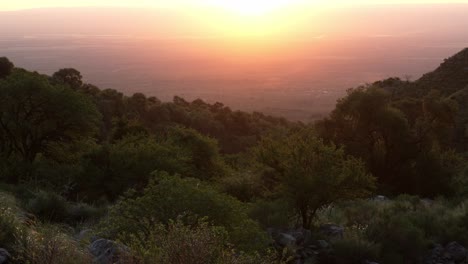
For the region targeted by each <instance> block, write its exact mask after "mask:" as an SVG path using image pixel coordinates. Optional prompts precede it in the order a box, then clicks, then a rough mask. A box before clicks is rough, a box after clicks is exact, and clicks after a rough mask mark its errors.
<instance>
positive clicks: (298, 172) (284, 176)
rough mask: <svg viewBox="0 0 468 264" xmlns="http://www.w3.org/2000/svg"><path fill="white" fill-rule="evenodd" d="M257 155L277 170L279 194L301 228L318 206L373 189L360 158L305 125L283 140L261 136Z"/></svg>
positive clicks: (367, 192) (363, 194) (370, 178)
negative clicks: (291, 210)
mask: <svg viewBox="0 0 468 264" xmlns="http://www.w3.org/2000/svg"><path fill="white" fill-rule="evenodd" d="M258 156H259V158H260V161H261V162H263V163H264V164H265V165H267V166H269V167H271V168H273V169H275V171H276V172H277V173H278V174H279V181H280V184H281V187H282V190H283V195H284V196H285V197H286V198H287V199H288V200H289V201H290V203H291V205H292V207H293V208H294V209H295V210H296V213H297V214H298V216H299V217H300V219H301V220H302V226H303V227H304V228H310V227H311V225H312V221H313V219H314V217H315V215H316V213H317V212H318V210H320V209H322V208H324V207H326V206H329V205H331V204H332V203H335V202H339V201H342V200H346V199H354V198H360V197H366V196H368V195H369V194H371V192H372V190H373V189H374V183H375V179H374V177H372V176H371V175H370V174H368V173H367V172H366V169H365V166H364V164H363V163H362V162H361V161H360V160H358V159H355V158H352V157H346V155H345V153H344V151H343V149H340V148H337V147H336V146H334V145H326V144H324V142H323V140H321V139H319V138H317V137H316V136H315V135H314V133H313V132H312V131H310V130H309V129H305V130H302V131H299V132H297V133H295V134H293V135H291V136H289V137H287V138H285V139H283V140H278V139H272V138H268V139H264V140H263V141H262V143H261V147H260V148H259V150H258Z"/></svg>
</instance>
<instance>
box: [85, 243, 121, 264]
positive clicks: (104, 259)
mask: <svg viewBox="0 0 468 264" xmlns="http://www.w3.org/2000/svg"><path fill="white" fill-rule="evenodd" d="M89 252H90V253H91V254H92V255H93V256H94V257H95V258H94V263H98V264H109V263H123V262H122V261H120V257H121V256H122V255H125V254H126V253H128V249H127V248H125V247H124V246H122V245H120V244H118V243H116V242H114V241H112V240H107V239H103V238H101V239H97V240H96V241H94V242H93V243H91V245H90V246H89Z"/></svg>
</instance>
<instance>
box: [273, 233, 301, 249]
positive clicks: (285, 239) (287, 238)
mask: <svg viewBox="0 0 468 264" xmlns="http://www.w3.org/2000/svg"><path fill="white" fill-rule="evenodd" d="M276 242H277V243H278V244H279V245H280V246H281V247H291V246H295V245H296V242H297V240H296V238H295V237H293V236H292V235H290V234H286V233H280V234H279V235H278V237H277V240H276Z"/></svg>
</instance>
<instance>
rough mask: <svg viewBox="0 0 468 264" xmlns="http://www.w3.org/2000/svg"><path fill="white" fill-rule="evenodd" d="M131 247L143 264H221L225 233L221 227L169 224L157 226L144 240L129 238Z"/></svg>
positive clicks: (206, 224) (179, 223)
mask: <svg viewBox="0 0 468 264" xmlns="http://www.w3.org/2000/svg"><path fill="white" fill-rule="evenodd" d="M130 237H132V238H133V239H131V240H130V241H131V242H130V248H131V249H132V250H133V252H134V253H135V256H136V258H137V259H138V260H139V261H140V262H142V263H148V264H150V263H161V264H165V263H167V264H205V263H206V264H209V263H213V264H215V263H220V261H221V259H222V257H223V251H224V250H225V249H226V248H227V240H226V239H227V234H226V232H225V230H224V229H223V228H220V227H214V226H210V225H209V224H208V223H207V222H202V221H201V222H199V223H198V224H196V225H193V226H188V225H185V224H184V223H182V222H181V221H176V222H173V221H171V222H170V223H169V224H168V225H167V226H164V225H162V224H161V225H157V226H155V227H154V228H152V229H151V230H150V232H149V236H148V237H147V240H145V241H141V240H139V239H138V238H137V237H135V236H130Z"/></svg>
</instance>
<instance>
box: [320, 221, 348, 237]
mask: <svg viewBox="0 0 468 264" xmlns="http://www.w3.org/2000/svg"><path fill="white" fill-rule="evenodd" d="M320 233H322V234H323V235H325V236H327V237H328V238H330V239H342V238H343V237H344V227H342V226H339V225H334V224H325V225H322V226H320Z"/></svg>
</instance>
